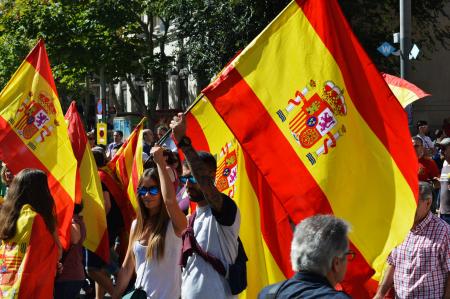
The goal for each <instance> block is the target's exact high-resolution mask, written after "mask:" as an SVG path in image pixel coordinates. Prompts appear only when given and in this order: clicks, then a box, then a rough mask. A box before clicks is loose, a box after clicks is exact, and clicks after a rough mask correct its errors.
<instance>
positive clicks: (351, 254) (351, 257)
mask: <svg viewBox="0 0 450 299" xmlns="http://www.w3.org/2000/svg"><path fill="white" fill-rule="evenodd" d="M355 256H356V252H354V251H353V250H349V251H347V252H346V253H344V257H345V258H346V259H347V261H349V262H350V261H353V260H354V259H355Z"/></svg>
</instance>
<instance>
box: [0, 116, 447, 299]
mask: <svg viewBox="0 0 450 299" xmlns="http://www.w3.org/2000/svg"><path fill="white" fill-rule="evenodd" d="M170 128H171V129H172V133H173V134H172V135H171V137H169V138H167V139H166V140H165V141H164V143H163V144H162V145H158V144H156V143H155V141H156V140H157V139H158V140H159V139H161V137H163V136H164V135H165V134H166V133H167V131H168V130H169V128H168V127H165V126H159V127H158V128H157V130H156V132H155V133H156V134H154V132H153V131H152V130H150V129H145V130H144V131H143V142H144V143H143V152H142V155H143V161H144V168H145V170H144V172H143V174H142V176H141V178H140V180H139V184H138V188H137V190H136V192H137V197H138V206H137V211H136V219H134V220H133V221H132V222H131V223H130V225H129V226H128V227H127V223H128V220H127V219H126V217H125V216H126V215H124V213H123V212H124V207H122V206H121V202H122V201H121V200H120V199H121V197H122V196H124V193H123V190H120V188H118V185H117V184H116V181H115V180H114V179H112V178H111V176H110V173H108V171H107V170H106V168H105V166H106V163H107V162H108V161H109V160H110V159H111V158H112V157H114V155H115V154H116V153H117V151H118V150H119V149H120V147H121V146H122V145H123V133H122V132H121V131H115V132H114V141H113V142H112V143H111V144H109V145H108V146H107V147H106V148H103V147H99V146H96V145H95V137H94V134H93V133H88V136H87V139H88V141H89V144H90V146H91V150H92V153H93V157H94V159H95V162H96V165H97V167H98V174H99V177H100V179H101V182H102V191H103V198H104V207H105V213H106V220H107V233H108V234H107V237H108V241H109V244H110V247H111V254H110V256H111V257H110V260H109V261H105V260H103V259H102V258H101V257H100V256H98V255H97V254H96V253H95V252H92V251H89V250H87V249H85V248H83V242H84V240H85V238H86V234H87V232H86V226H85V224H84V220H83V216H82V214H83V213H82V211H83V204H82V203H81V204H76V205H75V207H74V210H73V218H72V224H71V234H70V236H71V238H70V246H69V247H68V248H67V249H66V250H63V249H62V247H61V244H60V242H59V239H58V237H57V235H56V218H55V207H54V200H53V198H52V196H51V194H50V191H49V189H48V185H47V176H46V174H45V173H44V172H42V171H39V170H34V169H24V170H22V171H20V172H19V173H17V174H15V175H14V174H13V173H12V172H11V171H10V170H9V169H8V167H7V165H5V164H3V167H2V171H1V179H2V182H3V183H4V187H3V188H2V189H1V190H0V192H1V193H0V198H4V200H3V201H2V202H1V208H0V239H1V242H2V243H1V247H0V257H1V259H0V260H1V263H2V264H1V265H0V267H1V269H0V272H1V273H0V275H1V276H2V279H0V289H1V288H2V287H4V286H5V285H6V286H9V287H11V286H13V285H14V283H16V282H17V279H18V277H19V276H20V275H26V273H27V271H28V272H33V271H36V273H41V272H42V269H47V271H49V272H48V273H46V274H45V275H46V278H47V279H43V280H42V281H41V282H37V281H36V282H35V285H33V287H34V289H33V294H34V295H33V296H34V297H33V298H51V297H52V296H53V297H54V298H64V299H66V298H67V299H70V298H78V296H79V294H80V290H81V289H82V288H85V292H86V293H89V288H87V287H86V279H88V280H91V281H92V282H93V284H95V288H94V287H91V289H92V295H91V296H92V298H94V297H95V298H104V296H105V293H109V294H110V296H112V298H121V297H122V296H125V294H127V293H128V296H129V297H131V296H132V295H134V296H141V297H135V298H170V299H173V298H175V299H176V298H217V299H220V298H235V297H236V294H237V293H239V292H240V291H242V289H243V288H244V289H245V283H246V282H243V283H242V282H236V281H235V280H232V279H230V276H231V275H233V274H232V273H231V271H230V266H231V265H233V264H236V263H237V262H238V261H239V260H240V257H242V255H244V256H245V252H244V251H243V248H242V244H241V243H240V241H239V228H240V217H241V215H240V211H239V208H238V207H237V205H236V204H235V202H234V201H233V200H232V199H231V198H229V197H228V196H226V195H225V194H222V193H220V192H219V191H218V189H217V188H216V186H215V175H216V169H217V163H216V160H215V158H214V157H213V156H212V155H211V154H210V153H207V152H197V151H196V150H195V149H194V148H193V146H192V144H191V141H190V139H189V137H188V136H186V120H185V118H184V116H183V115H182V114H179V115H177V116H175V117H174V118H173V120H172V122H171V124H170ZM436 133H437V134H436V139H435V140H434V141H433V140H431V138H429V136H428V135H429V134H428V125H427V123H426V122H425V121H419V122H417V135H415V136H413V137H412V143H413V146H414V149H415V151H416V155H417V159H418V164H419V168H418V178H419V181H420V182H419V190H418V194H419V198H418V204H417V210H416V214H415V218H414V223H413V226H412V228H411V230H410V232H409V234H408V235H407V236H406V238H405V240H404V242H403V243H402V244H400V245H398V246H397V247H396V248H395V249H394V250H393V251H392V252H391V253H390V255H389V257H388V259H387V261H386V263H387V266H386V271H385V273H384V275H383V279H382V281H381V282H380V284H379V288H378V291H377V293H376V294H375V296H374V298H377V299H378V298H386V296H388V297H387V298H389V296H392V297H390V298H393V297H395V298H450V278H449V275H448V272H449V271H450V246H449V245H450V243H449V242H450V241H449V240H450V239H449V237H450V235H449V234H450V227H449V224H450V196H449V193H450V184H449V180H450V137H448V135H447V134H448V132H445V131H440V132H436ZM155 135H156V136H155ZM180 149H181V150H182V152H183V154H184V157H185V160H184V161H183V162H182V163H181V161H180V156H179V155H178V150H180ZM190 203H196V206H197V207H196V210H195V212H193V213H191V214H190V215H189V216H187V214H188V210H189V206H190ZM30 215H32V216H33V217H31V216H30ZM35 222H38V223H41V224H42V227H45V229H44V230H40V231H39V233H40V234H41V235H40V237H39V238H40V239H42V240H44V239H45V240H48V242H47V243H46V244H44V245H45V246H46V247H45V248H44V249H43V250H44V251H43V252H40V256H39V258H36V256H34V257H33V258H35V259H36V260H38V261H39V262H36V263H31V265H30V264H28V268H24V269H22V270H21V271H19V266H20V265H21V262H22V260H20V262H18V263H17V262H16V263H15V264H14V265H15V266H11V264H9V265H8V264H6V262H5V261H6V260H7V259H6V256H7V254H6V253H5V252H6V251H8V250H16V251H17V252H19V251H20V250H21V249H20V248H23V247H24V246H25V247H26V246H30V244H31V243H32V241H33V240H30V234H31V229H34V223H35ZM27 229H28V230H27ZM349 229H350V226H349V224H348V223H347V222H345V221H344V220H342V219H339V218H337V217H335V216H332V215H316V216H313V217H309V218H306V219H304V220H303V221H302V222H301V223H299V224H298V225H297V226H296V228H295V232H294V238H293V240H292V247H291V262H292V268H293V271H294V272H295V275H294V276H293V277H292V278H289V279H287V280H285V281H282V282H280V283H277V284H274V285H270V286H268V287H266V288H264V289H263V290H262V291H261V293H260V294H259V297H258V298H261V299H264V298H350V296H349V295H348V294H346V293H345V292H343V291H340V290H337V289H336V285H338V284H339V283H340V282H341V281H342V280H343V279H344V277H345V274H346V271H347V264H348V262H349V261H351V260H352V259H353V258H354V257H355V253H354V252H353V251H352V250H350V249H349V240H348V233H349ZM127 230H128V231H127ZM32 234H36V232H35V231H32ZM32 234H31V235H32ZM16 245H19V246H16ZM2 250H3V253H2V252H1V251H2ZM22 251H23V249H22ZM27 252H28V251H27ZM30 252H31V251H30ZM17 254H19V253H17ZM19 256H20V257H21V258H23V256H24V255H23V252H22V255H20V254H19ZM27 258H28V259H29V258H30V257H27ZM245 261H246V257H245V259H243V263H244V265H245ZM42 263H45V264H46V265H52V266H50V268H49V267H48V266H47V267H42ZM22 267H23V266H22ZM39 271H41V272H39ZM6 275H7V276H6ZM49 275H50V277H52V276H53V278H54V279H48V277H49ZM5 277H8V278H7V279H6V278H5ZM242 284H243V286H242ZM237 285H238V286H237ZM236 289H237V290H236ZM4 290H5V289H4V288H3V289H1V291H2V294H0V295H1V296H0V298H3V297H4V298H9V297H7V296H5V294H6V293H4ZM94 290H95V291H94ZM51 294H53V295H51ZM11 298H13V297H11ZM30 298H31V297H30Z"/></svg>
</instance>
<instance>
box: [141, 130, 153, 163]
mask: <svg viewBox="0 0 450 299" xmlns="http://www.w3.org/2000/svg"><path fill="white" fill-rule="evenodd" d="M142 136H143V139H144V145H143V152H144V153H146V154H147V156H150V150H151V148H152V147H153V145H154V144H155V136H154V135H153V132H152V130H150V129H145V130H143V131H142ZM143 162H145V161H143Z"/></svg>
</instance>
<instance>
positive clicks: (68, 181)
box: [0, 40, 77, 248]
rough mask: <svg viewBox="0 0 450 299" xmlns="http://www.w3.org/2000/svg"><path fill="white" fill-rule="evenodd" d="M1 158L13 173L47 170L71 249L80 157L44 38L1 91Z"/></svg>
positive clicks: (60, 225) (64, 236)
mask: <svg viewBox="0 0 450 299" xmlns="http://www.w3.org/2000/svg"><path fill="white" fill-rule="evenodd" d="M0 157H2V160H3V161H5V162H6V163H7V164H8V167H9V168H10V169H11V171H12V172H14V173H18V172H19V171H20V170H22V169H23V168H37V169H41V170H43V171H45V172H46V173H47V175H48V183H49V188H50V191H51V193H52V195H53V198H54V199H55V205H56V213H57V218H58V235H59V236H60V239H61V244H62V245H63V247H64V248H67V247H68V245H69V241H70V238H69V233H70V224H71V222H72V214H73V203H74V200H75V181H76V179H75V177H76V171H77V161H76V159H75V157H74V155H73V151H72V146H71V144H70V140H69V136H68V134H67V124H66V122H65V120H64V114H63V113H62V110H61V105H60V103H59V100H58V93H57V91H56V86H55V82H54V81H53V76H52V72H51V69H50V64H49V61H48V57H47V52H46V50H45V46H44V42H43V41H42V40H40V41H39V42H38V44H37V45H36V46H35V47H34V49H33V50H32V51H31V52H30V54H28V56H27V58H26V59H25V61H23V62H22V64H21V65H20V67H19V69H18V70H17V71H16V73H15V74H14V75H13V77H12V78H11V80H10V81H9V82H8V84H7V85H6V87H5V88H4V89H3V91H2V92H1V93H0Z"/></svg>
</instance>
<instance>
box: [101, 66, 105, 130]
mask: <svg viewBox="0 0 450 299" xmlns="http://www.w3.org/2000/svg"><path fill="white" fill-rule="evenodd" d="M100 100H102V105H103V109H102V121H103V122H105V123H106V119H105V117H106V111H105V110H106V109H105V108H106V82H105V67H104V66H101V67H100Z"/></svg>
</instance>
